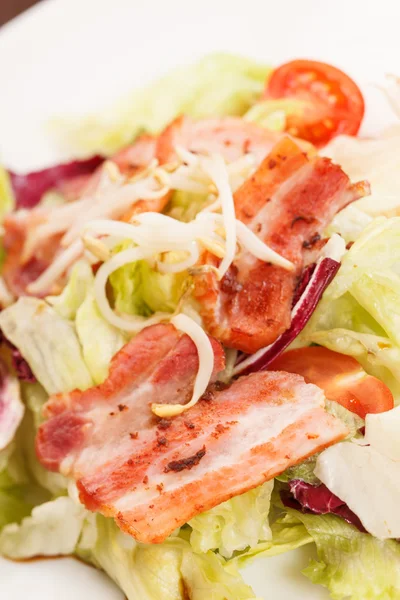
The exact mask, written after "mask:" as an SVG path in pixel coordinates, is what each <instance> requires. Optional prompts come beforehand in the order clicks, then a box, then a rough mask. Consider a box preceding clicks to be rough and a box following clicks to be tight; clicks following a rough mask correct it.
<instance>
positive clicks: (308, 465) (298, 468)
mask: <svg viewBox="0 0 400 600" xmlns="http://www.w3.org/2000/svg"><path fill="white" fill-rule="evenodd" d="M316 460H317V459H316V455H313V456H310V458H306V460H305V461H303V462H302V463H301V464H299V465H295V466H294V467H289V468H288V469H286V471H284V472H283V473H282V474H281V475H279V476H278V477H276V479H277V480H278V481H282V482H283V483H286V482H288V481H291V480H292V479H302V480H303V481H306V482H307V483H311V484H318V483H320V481H319V479H318V477H317V476H316V475H315V473H314V468H315V465H316Z"/></svg>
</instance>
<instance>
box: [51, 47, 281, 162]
mask: <svg viewBox="0 0 400 600" xmlns="http://www.w3.org/2000/svg"><path fill="white" fill-rule="evenodd" d="M270 71H271V69H270V68H269V67H267V66H264V65H259V64H258V63H256V62H255V61H253V60H249V59H247V58H242V57H240V56H233V55H230V54H211V55H209V56H206V57H205V58H203V59H202V60H200V61H199V62H198V63H196V64H194V65H189V66H184V67H180V68H178V69H176V70H175V71H173V72H172V73H170V74H168V75H167V76H164V77H162V78H161V79H159V80H158V81H156V82H155V83H152V84H150V85H149V86H147V87H146V88H144V89H142V90H138V91H135V92H133V94H132V95H130V96H129V97H127V98H126V99H125V100H123V101H121V102H120V103H119V104H118V105H116V106H114V107H112V109H111V110H110V109H108V110H106V111H105V112H104V113H103V114H98V115H94V116H92V117H88V118H87V119H86V120H85V121H84V122H83V123H82V122H79V123H78V124H76V123H71V122H68V123H65V122H62V121H60V120H58V122H54V123H53V128H55V129H56V130H57V129H58V130H59V132H60V134H61V133H62V136H63V139H66V140H67V143H69V147H70V149H73V151H74V154H75V155H76V154H77V153H80V154H86V155H87V154H93V153H102V154H112V153H113V152H115V151H117V150H118V149H120V148H122V147H123V146H126V145H127V144H129V143H131V142H132V140H133V139H134V138H135V137H136V136H137V135H138V134H139V133H141V132H142V131H143V130H146V131H148V132H150V133H158V132H159V131H160V130H161V129H163V128H164V127H165V126H166V125H167V124H168V123H170V122H171V121H172V120H173V119H174V118H175V117H177V116H178V115H181V114H186V115H189V116H192V117H194V118H203V117H208V116H211V117H217V116H223V115H243V114H244V113H245V112H246V111H247V110H248V109H249V107H250V106H252V105H253V104H254V102H255V101H256V100H257V99H258V98H259V97H260V95H261V93H262V91H263V89H264V85H265V80H266V78H267V76H268V74H269V73H270ZM160 98H162V102H160Z"/></svg>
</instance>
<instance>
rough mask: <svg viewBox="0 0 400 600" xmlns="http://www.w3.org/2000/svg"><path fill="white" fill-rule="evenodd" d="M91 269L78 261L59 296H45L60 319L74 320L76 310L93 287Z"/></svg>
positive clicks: (84, 262)
mask: <svg viewBox="0 0 400 600" xmlns="http://www.w3.org/2000/svg"><path fill="white" fill-rule="evenodd" d="M93 280H94V277H93V273H92V268H91V266H90V265H89V263H88V262H87V261H86V260H79V261H78V262H77V263H76V264H75V265H74V266H73V268H72V270H71V274H70V277H69V280H68V283H67V285H66V286H65V288H64V289H63V291H62V292H61V294H60V295H59V296H47V298H46V302H48V303H49V304H51V305H52V306H53V308H54V310H56V311H57V312H58V314H59V315H60V316H61V317H64V318H65V319H72V320H73V319H75V317H76V313H77V311H78V308H79V307H80V305H81V304H82V302H83V301H84V299H85V298H86V296H87V294H88V292H89V290H90V288H91V287H92V285H93Z"/></svg>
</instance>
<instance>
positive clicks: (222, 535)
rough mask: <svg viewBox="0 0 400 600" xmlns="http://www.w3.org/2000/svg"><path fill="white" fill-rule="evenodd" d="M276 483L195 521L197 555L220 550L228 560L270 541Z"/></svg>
mask: <svg viewBox="0 0 400 600" xmlns="http://www.w3.org/2000/svg"><path fill="white" fill-rule="evenodd" d="M273 487H274V483H273V481H268V482H266V483H264V484H263V485H261V486H259V487H257V488H255V489H253V490H250V491H249V492H246V493H245V494H241V495H240V496H235V497H234V498H232V499H231V500H228V501H227V502H223V503H222V504H219V505H218V506H216V507H215V508H212V509H211V510H209V511H207V512H205V513H202V514H200V515H198V516H196V517H194V519H192V520H191V521H189V525H190V526H191V527H192V533H191V535H190V543H191V546H192V548H193V549H194V550H195V551H196V552H207V551H208V550H218V551H219V552H220V554H221V555H222V556H224V557H225V558H230V557H231V556H232V554H233V553H234V552H235V551H238V550H244V549H245V548H247V547H249V546H250V547H252V546H255V545H256V544H258V542H259V541H260V540H262V541H265V540H268V539H270V537H271V530H270V527H269V523H268V514H269V509H270V501H271V493H272V489H273Z"/></svg>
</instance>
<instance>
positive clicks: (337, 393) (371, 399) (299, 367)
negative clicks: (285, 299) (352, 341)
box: [268, 346, 394, 419]
mask: <svg viewBox="0 0 400 600" xmlns="http://www.w3.org/2000/svg"><path fill="white" fill-rule="evenodd" d="M268 370H269V371H286V372H288V373H297V374H298V375H302V376H303V377H304V379H305V381H306V382H307V383H314V384H315V385H317V386H318V387H320V388H321V389H323V390H324V392H325V396H326V397H327V398H328V399H329V400H335V401H336V402H338V403H339V404H341V405H342V406H344V407H345V408H347V409H348V410H350V411H351V412H354V413H356V414H357V415H359V416H360V417H362V418H363V419H364V418H365V416H366V415H367V414H368V413H381V412H385V411H387V410H391V409H392V408H393V407H394V401H393V395H392V393H391V391H390V390H389V388H388V387H387V385H386V384H384V383H383V381H380V379H377V378H376V377H373V376H372V375H368V373H366V372H365V371H364V369H363V368H362V367H361V365H360V364H359V363H358V362H357V361H356V359H355V358H353V357H351V356H346V355H345V354H339V352H333V351H332V350H328V349H327V348H323V347H319V346H311V347H309V348H297V349H296V350H289V351H288V352H285V353H284V354H282V355H281V356H280V357H279V358H277V359H276V360H274V361H273V362H272V363H271V364H270V365H269V367H268Z"/></svg>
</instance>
